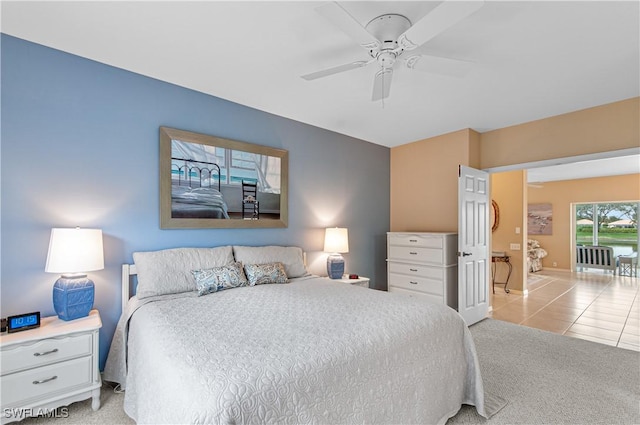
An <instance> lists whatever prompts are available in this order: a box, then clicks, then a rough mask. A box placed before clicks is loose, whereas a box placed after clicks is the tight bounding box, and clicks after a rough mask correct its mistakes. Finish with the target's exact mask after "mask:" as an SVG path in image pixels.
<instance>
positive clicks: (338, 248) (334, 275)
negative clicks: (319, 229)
mask: <svg viewBox="0 0 640 425" xmlns="http://www.w3.org/2000/svg"><path fill="white" fill-rule="evenodd" d="M324 251H325V252H328V253H330V254H329V256H328V257H327V275H328V276H329V278H330V279H333V280H334V281H336V282H340V283H349V284H351V285H353V286H361V287H363V288H368V287H369V278H368V277H363V276H358V275H355V274H350V275H345V274H344V258H343V257H342V255H341V254H344V253H347V252H349V231H348V230H347V229H346V228H344V227H328V228H327V229H326V230H325V235H324Z"/></svg>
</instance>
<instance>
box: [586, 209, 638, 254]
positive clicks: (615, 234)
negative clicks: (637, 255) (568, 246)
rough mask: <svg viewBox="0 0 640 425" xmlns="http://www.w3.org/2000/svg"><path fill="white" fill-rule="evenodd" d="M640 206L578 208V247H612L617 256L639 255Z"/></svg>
mask: <svg viewBox="0 0 640 425" xmlns="http://www.w3.org/2000/svg"><path fill="white" fill-rule="evenodd" d="M639 208H640V203H638V202H611V203H596V204H576V206H575V212H576V216H575V218H576V220H575V222H576V228H575V235H576V243H577V244H578V245H599V246H610V247H612V248H613V254H614V255H615V256H618V255H628V254H631V253H632V252H638V209H639Z"/></svg>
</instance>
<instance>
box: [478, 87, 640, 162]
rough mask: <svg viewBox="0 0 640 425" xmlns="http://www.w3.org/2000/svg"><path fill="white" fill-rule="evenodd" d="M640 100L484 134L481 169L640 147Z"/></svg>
mask: <svg viewBox="0 0 640 425" xmlns="http://www.w3.org/2000/svg"><path fill="white" fill-rule="evenodd" d="M639 117H640V98H638V97H636V98H632V99H627V100H623V101H620V102H615V103H610V104H607V105H602V106H597V107H595V108H589V109H585V110H582V111H577V112H571V113H568V114H563V115H557V116H555V117H551V118H545V119H542V120H537V121H531V122H528V123H525V124H520V125H515V126H512V127H505V128H501V129H499V130H494V131H489V132H486V133H482V135H481V136H480V140H481V142H480V162H481V166H482V168H493V167H498V166H506V165H513V164H522V163H527V162H533V161H541V160H545V159H554V158H564V157H571V156H577V155H584V154H592V153H599V152H608V151H614V150H620V149H627V148H634V147H635V148H637V147H638V146H640V118H639Z"/></svg>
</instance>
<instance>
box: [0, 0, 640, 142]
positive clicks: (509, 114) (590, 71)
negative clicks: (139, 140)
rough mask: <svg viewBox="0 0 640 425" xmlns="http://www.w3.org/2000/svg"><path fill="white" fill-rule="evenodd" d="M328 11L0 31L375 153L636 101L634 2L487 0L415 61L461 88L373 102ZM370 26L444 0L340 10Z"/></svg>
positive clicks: (250, 12)
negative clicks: (451, 71)
mask: <svg viewBox="0 0 640 425" xmlns="http://www.w3.org/2000/svg"><path fill="white" fill-rule="evenodd" d="M323 4H325V2H314V1H303V2H300V1H298V2H272V1H261V2H244V1H235V2H222V1H200V2H197V1H196V2H180V1H172V2H166V1H165V2H149V1H142V2H121V1H115V2H108V1H106V2H78V1H70V2H57V1H45V2H31V1H27V2H8V1H3V2H2V21H1V25H2V27H1V29H2V32H4V33H7V34H10V35H13V36H16V37H19V38H23V39H26V40H29V41H33V42H36V43H39V44H43V45H46V46H50V47H53V48H56V49H60V50H63V51H66V52H70V53H73V54H76V55H80V56H84V57H87V58H90V59H93V60H96V61H99V62H103V63H106V64H109V65H113V66H116V67H119V68H123V69H126V70H130V71H133V72H136V73H140V74H143V75H147V76H150V77H154V78H157V79H160V80H164V81H168V82H171V83H174V84H177V85H180V86H183V87H188V88H191V89H194V90H198V91H201V92H204V93H208V94H211V95H214V96H218V97H220V98H223V99H227V100H231V101H234V102H237V103H240V104H244V105H248V106H251V107H254V108H257V109H259V110H263V111H267V112H270V113H273V114H276V115H280V116H284V117H287V118H291V119H294V120H297V121H301V122H305V123H308V124H312V125H315V126H318V127H322V128H326V129H329V130H333V131H336V132H339V133H343V134H347V135H350V136H353V137H356V138H360V139H364V140H367V141H370V142H372V143H376V144H380V145H384V146H389V147H393V146H397V145H400V144H404V143H408V142H413V141H416V140H421V139H425V138H428V137H432V136H436V135H440V134H444V133H448V132H451V131H456V130H460V129H463V128H473V129H475V130H477V131H479V132H485V131H488V130H493V129H496V128H502V127H506V126H510V125H514V124H518V123H522V122H527V121H532V120H536V119H540V118H545V117H548V116H553V115H558V114H562V113H566V112H571V111H575V110H580V109H584V108H589V107H592V106H596V105H601V104H606V103H610V102H614V101H618V100H622V99H627V98H631V97H636V96H638V95H639V93H640V90H639V78H638V75H640V69H639V68H640V66H639V64H640V58H639V56H640V48H639V19H640V18H639V15H640V12H639V2H638V1H626V2H612V1H585V2H579V1H567V2H548V1H529V2H526V1H512V2H494V1H488V2H486V3H485V5H484V6H483V7H482V8H481V9H480V10H478V11H477V12H475V13H474V14H473V15H471V16H470V17H468V18H466V19H465V20H463V21H461V22H460V23H458V24H456V25H454V26H453V27H451V28H450V29H449V30H447V31H445V32H444V33H441V34H440V35H438V36H437V37H435V38H433V39H432V40H431V41H429V42H427V43H426V44H425V45H424V46H423V47H422V49H421V51H422V52H423V53H429V54H433V55H439V56H446V57H451V58H458V59H465V60H470V61H473V62H474V65H473V67H472V70H471V72H470V73H469V74H468V75H466V76H465V77H464V78H453V77H447V76H441V75H436V74H429V73H425V72H419V71H414V70H410V69H407V68H404V67H403V65H404V64H403V63H401V62H397V63H396V68H395V71H394V76H393V85H392V87H391V95H390V97H389V98H388V99H386V101H385V102H384V105H383V104H382V103H381V102H377V103H373V102H371V100H370V99H371V90H372V84H373V77H374V74H375V72H376V66H375V65H374V64H372V65H370V66H368V67H365V68H360V69H356V70H352V71H348V72H345V73H342V74H338V75H333V76H330V77H326V78H324V79H320V80H315V81H305V80H303V79H302V78H300V75H304V74H307V73H310V72H314V71H317V70H321V69H325V68H328V67H332V66H336V65H342V64H345V63H350V62H353V61H355V60H366V59H367V58H368V56H367V53H366V52H365V50H364V49H362V48H361V47H360V46H358V45H356V44H355V42H353V41H352V40H351V39H350V38H348V37H347V36H346V35H345V34H343V33H342V32H341V31H339V30H338V29H337V28H335V27H334V26H333V25H332V24H331V23H329V22H328V21H327V20H326V19H325V18H324V17H322V16H320V15H319V14H318V13H317V12H316V11H315V8H316V7H318V6H320V5H323ZM340 4H341V5H342V6H343V7H344V9H346V10H347V11H348V12H349V13H350V14H352V16H353V17H354V18H355V19H357V20H358V21H359V22H361V23H362V24H363V25H365V24H366V23H367V22H369V21H370V20H371V19H373V18H374V17H377V16H379V15H382V14H385V13H400V14H402V15H405V16H406V17H408V18H409V19H410V20H411V22H413V23H415V22H416V21H417V20H419V19H420V18H422V17H423V16H425V15H426V14H428V13H429V12H430V11H431V10H432V9H433V8H434V7H436V6H437V5H438V4H439V2H424V1H413V2H412V1H409V2H383V1H359V2H353V1H346V2H340Z"/></svg>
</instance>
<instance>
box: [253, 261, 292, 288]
mask: <svg viewBox="0 0 640 425" xmlns="http://www.w3.org/2000/svg"><path fill="white" fill-rule="evenodd" d="M244 271H245V273H246V274H247V278H248V279H249V285H250V286H254V285H262V284H265V283H289V279H288V278H287V273H285V271H284V266H283V265H282V263H268V264H245V266H244Z"/></svg>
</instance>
